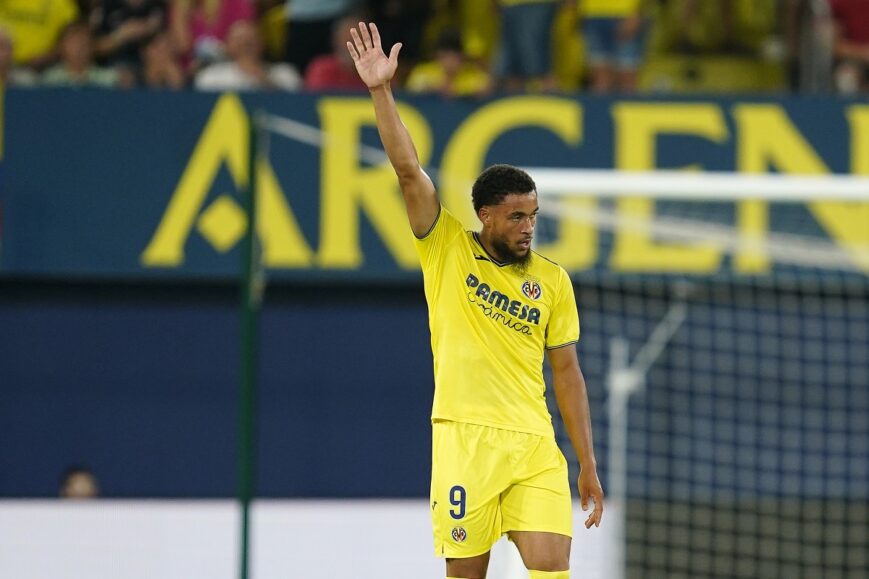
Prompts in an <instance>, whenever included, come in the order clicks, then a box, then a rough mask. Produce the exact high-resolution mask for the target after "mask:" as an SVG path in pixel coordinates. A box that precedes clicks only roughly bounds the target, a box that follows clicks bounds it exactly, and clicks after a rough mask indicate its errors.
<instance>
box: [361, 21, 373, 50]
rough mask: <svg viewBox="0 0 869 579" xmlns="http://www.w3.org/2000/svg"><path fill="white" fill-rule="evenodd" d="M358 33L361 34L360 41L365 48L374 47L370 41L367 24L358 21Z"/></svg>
mask: <svg viewBox="0 0 869 579" xmlns="http://www.w3.org/2000/svg"><path fill="white" fill-rule="evenodd" d="M359 34H360V35H361V36H362V42H363V43H364V45H365V48H367V49H371V48H374V43H373V42H372V41H371V34H369V32H368V25H367V24H365V23H364V22H360V23H359Z"/></svg>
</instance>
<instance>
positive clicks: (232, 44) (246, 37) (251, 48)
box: [226, 20, 263, 62]
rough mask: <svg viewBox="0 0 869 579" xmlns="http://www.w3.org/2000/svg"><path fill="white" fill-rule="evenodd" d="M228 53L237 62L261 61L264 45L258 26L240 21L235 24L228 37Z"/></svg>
mask: <svg viewBox="0 0 869 579" xmlns="http://www.w3.org/2000/svg"><path fill="white" fill-rule="evenodd" d="M226 53H227V55H229V58H231V59H232V60H234V61H236V62H238V61H240V60H261V59H262V53H263V43H262V39H260V36H259V30H257V27H256V24H254V23H253V22H249V21H247V20H239V21H238V22H236V23H235V24H233V25H232V27H231V28H230V29H229V34H228V35H227V37H226Z"/></svg>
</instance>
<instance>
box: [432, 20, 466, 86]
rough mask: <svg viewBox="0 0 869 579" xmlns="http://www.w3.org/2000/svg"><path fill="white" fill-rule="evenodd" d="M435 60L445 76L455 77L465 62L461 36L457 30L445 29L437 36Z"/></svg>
mask: <svg viewBox="0 0 869 579" xmlns="http://www.w3.org/2000/svg"><path fill="white" fill-rule="evenodd" d="M435 58H437V60H438V62H439V63H440V65H441V66H442V67H443V68H444V72H445V73H446V74H447V76H455V75H456V74H458V72H459V70H460V69H461V68H462V64H464V62H465V55H464V52H463V50H462V35H461V32H459V30H458V29H457V28H447V29H445V30H444V31H443V32H441V34H440V36H438V40H437V44H436V45H435Z"/></svg>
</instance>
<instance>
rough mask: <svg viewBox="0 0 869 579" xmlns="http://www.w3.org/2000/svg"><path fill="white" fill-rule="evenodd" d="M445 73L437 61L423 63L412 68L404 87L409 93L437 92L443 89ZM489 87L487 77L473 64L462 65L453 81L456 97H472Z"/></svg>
mask: <svg viewBox="0 0 869 579" xmlns="http://www.w3.org/2000/svg"><path fill="white" fill-rule="evenodd" d="M446 79H447V73H446V71H445V70H444V67H443V66H442V65H441V64H440V63H439V62H437V61H432V62H424V63H422V64H418V65H416V66H415V67H413V70H411V72H410V76H409V77H408V79H407V82H406V83H405V85H404V88H405V89H406V90H408V91H409V92H437V91H439V90H441V89H442V88H443V87H444V84H445V83H446ZM488 86H489V75H488V74H486V72H484V71H482V70H480V69H479V68H477V67H476V66H474V65H473V64H470V63H468V64H464V65H462V68H461V69H460V70H459V73H458V74H457V75H456V78H455V79H454V80H453V87H452V88H453V92H454V93H455V94H456V95H457V96H473V95H475V94H479V93H480V92H482V91H484V90H485V89H486V87H488Z"/></svg>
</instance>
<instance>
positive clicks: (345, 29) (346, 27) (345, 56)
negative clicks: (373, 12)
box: [332, 15, 359, 70]
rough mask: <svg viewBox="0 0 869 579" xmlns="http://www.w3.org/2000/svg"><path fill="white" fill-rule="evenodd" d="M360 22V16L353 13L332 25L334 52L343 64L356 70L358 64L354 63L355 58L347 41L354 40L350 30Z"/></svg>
mask: <svg viewBox="0 0 869 579" xmlns="http://www.w3.org/2000/svg"><path fill="white" fill-rule="evenodd" d="M358 23H359V18H358V17H357V16H352V15H351V16H345V17H344V18H341V19H340V20H338V21H337V22H335V25H334V26H333V27H332V54H333V55H334V56H335V57H336V58H337V59H338V61H339V62H340V63H341V64H342V65H343V66H345V67H347V68H352V69H353V70H356V65H355V64H353V58H352V57H351V56H350V52H348V50H347V43H348V42H353V37H352V36H350V30H351V29H353V27H354V26H356V24H358Z"/></svg>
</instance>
